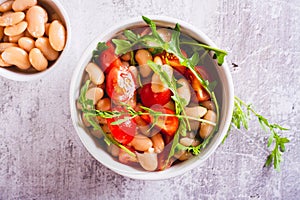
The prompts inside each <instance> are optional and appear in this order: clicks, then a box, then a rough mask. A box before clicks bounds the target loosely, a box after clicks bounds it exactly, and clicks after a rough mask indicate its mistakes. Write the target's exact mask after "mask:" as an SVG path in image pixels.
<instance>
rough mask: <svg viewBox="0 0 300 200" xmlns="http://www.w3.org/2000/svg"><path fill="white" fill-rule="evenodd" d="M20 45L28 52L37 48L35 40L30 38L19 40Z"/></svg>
mask: <svg viewBox="0 0 300 200" xmlns="http://www.w3.org/2000/svg"><path fill="white" fill-rule="evenodd" d="M18 45H19V46H20V47H21V48H22V49H24V50H25V51H27V52H29V51H30V50H31V49H33V48H34V47H35V45H34V40H33V39H31V38H29V37H21V38H20V39H19V40H18Z"/></svg>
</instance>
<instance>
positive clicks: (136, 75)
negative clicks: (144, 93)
mask: <svg viewBox="0 0 300 200" xmlns="http://www.w3.org/2000/svg"><path fill="white" fill-rule="evenodd" d="M128 69H129V71H130V72H131V74H132V75H133V77H134V79H135V80H138V69H137V68H136V66H130V67H129V68H128Z"/></svg>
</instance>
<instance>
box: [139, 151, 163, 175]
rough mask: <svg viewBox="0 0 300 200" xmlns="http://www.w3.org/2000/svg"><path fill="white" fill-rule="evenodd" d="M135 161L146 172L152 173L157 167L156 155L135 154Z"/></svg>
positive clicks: (146, 153) (147, 153)
mask: <svg viewBox="0 0 300 200" xmlns="http://www.w3.org/2000/svg"><path fill="white" fill-rule="evenodd" d="M136 156H137V159H138V161H139V163H140V165H141V166H142V167H143V168H144V169H145V170H147V171H154V170H156V168H157V166H158V160H157V154H156V153H149V152H145V153H138V152H137V153H136Z"/></svg>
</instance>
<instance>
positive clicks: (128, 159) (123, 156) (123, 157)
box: [119, 149, 138, 165]
mask: <svg viewBox="0 0 300 200" xmlns="http://www.w3.org/2000/svg"><path fill="white" fill-rule="evenodd" d="M119 161H120V163H124V164H127V165H128V164H134V163H137V162H138V160H137V157H133V156H131V155H129V154H128V153H127V152H125V151H124V150H123V149H120V152H119Z"/></svg>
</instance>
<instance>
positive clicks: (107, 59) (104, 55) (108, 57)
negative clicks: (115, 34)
mask: <svg viewBox="0 0 300 200" xmlns="http://www.w3.org/2000/svg"><path fill="white" fill-rule="evenodd" d="M106 45H107V46H108V49H106V50H104V51H102V52H101V54H100V56H99V63H100V66H101V68H102V70H103V71H104V72H105V73H109V71H110V70H111V69H112V68H113V67H115V66H121V65H122V62H121V60H120V59H119V57H118V56H117V55H116V54H115V47H114V46H113V44H112V43H111V42H110V41H108V42H107V43H106Z"/></svg>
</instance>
